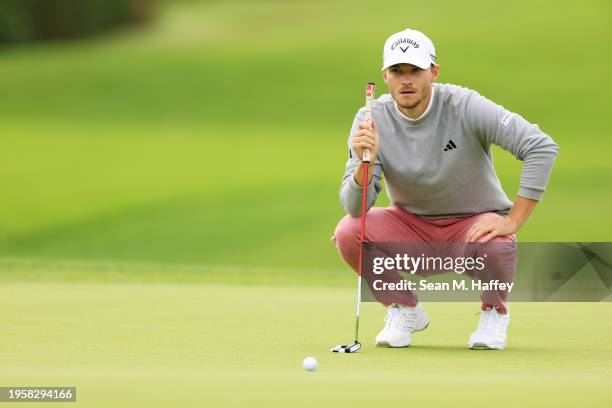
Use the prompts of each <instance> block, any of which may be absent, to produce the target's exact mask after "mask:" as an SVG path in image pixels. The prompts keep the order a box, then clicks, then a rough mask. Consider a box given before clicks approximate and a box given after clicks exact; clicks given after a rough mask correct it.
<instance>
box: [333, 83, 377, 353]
mask: <svg viewBox="0 0 612 408" xmlns="http://www.w3.org/2000/svg"><path fill="white" fill-rule="evenodd" d="M374 87H375V84H374V83H373V82H368V86H367V88H366V104H365V121H366V122H371V121H372V103H373V101H374ZM361 161H362V162H363V182H362V189H363V190H362V194H361V225H360V234H359V235H360V239H359V268H358V270H359V272H358V274H357V313H356V316H355V342H354V343H352V344H339V345H337V346H335V347H333V348H331V349H330V350H329V351H332V352H334V353H355V352H357V351H358V350H359V349H361V343H360V342H359V315H360V313H361V272H362V271H361V264H362V260H363V241H364V239H365V215H366V199H367V196H368V167H369V165H370V151H369V150H368V149H365V150H364V151H363V157H362V159H361Z"/></svg>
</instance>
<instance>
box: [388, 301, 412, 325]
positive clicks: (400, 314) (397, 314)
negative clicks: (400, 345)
mask: <svg viewBox="0 0 612 408" xmlns="http://www.w3.org/2000/svg"><path fill="white" fill-rule="evenodd" d="M415 322H416V313H413V312H412V311H411V310H409V309H408V308H407V307H401V306H399V305H392V306H390V307H389V310H388V311H387V316H385V329H391V328H395V329H400V330H410V329H412V328H413V327H414V325H415Z"/></svg>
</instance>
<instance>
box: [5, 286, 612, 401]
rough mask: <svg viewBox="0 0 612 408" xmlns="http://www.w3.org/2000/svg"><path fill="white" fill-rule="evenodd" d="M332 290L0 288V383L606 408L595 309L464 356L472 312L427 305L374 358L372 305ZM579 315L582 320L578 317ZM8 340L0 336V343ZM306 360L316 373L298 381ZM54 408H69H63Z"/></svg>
mask: <svg viewBox="0 0 612 408" xmlns="http://www.w3.org/2000/svg"><path fill="white" fill-rule="evenodd" d="M353 296H354V293H353V290H352V289H349V288H342V287H327V288H326V287H320V286H319V287H316V286H315V287H303V286H284V287H266V286H236V285H212V284H209V285H198V284H189V285H184V284H172V283H159V284H143V283H117V282H115V283H77V282H75V283H61V282H54V283H32V282H14V283H3V284H2V286H1V287H0V297H1V298H2V299H3V313H2V318H1V323H2V331H3V333H4V335H3V336H1V337H0V360H1V361H2V367H0V383H2V384H3V385H23V384H28V385H30V384H31V385H34V384H45V385H58V386H59V385H75V386H76V387H77V395H78V403H77V405H76V406H87V407H105V406H109V405H113V406H149V407H163V406H168V405H173V406H183V407H190V406H244V405H247V404H248V405H253V406H259V405H263V404H265V405H266V406H312V405H320V406H337V405H342V406H345V405H354V406H371V405H381V406H382V405H388V404H398V403H410V404H417V405H425V406H434V405H447V404H448V403H450V402H451V401H452V403H453V404H454V405H455V406H475V407H486V406H490V404H491V403H492V402H493V401H495V405H496V406H502V407H505V406H509V407H510V406H517V405H519V404H520V405H529V406H534V405H537V406H562V407H565V406H567V407H570V406H575V405H576V404H577V403H581V404H587V405H588V406H593V407H604V406H609V404H610V403H611V402H612V399H611V397H610V393H609V392H608V387H609V385H610V375H611V374H612V372H611V368H610V366H609V364H608V360H609V359H608V358H607V356H609V355H610V353H611V352H612V347H611V345H610V342H609V338H610V336H611V335H612V324H611V323H610V322H611V321H610V319H603V320H602V319H600V318H595V317H594V315H597V316H599V317H601V316H604V315H609V314H610V312H611V310H610V307H609V306H610V305H609V304H588V303H581V304H531V303H520V304H519V303H517V304H514V305H513V308H512V327H511V330H510V342H509V347H508V349H506V350H504V351H503V352H495V351H493V352H487V351H484V352H483V351H470V350H467V349H466V348H465V344H466V341H467V336H468V335H469V333H470V332H471V331H472V330H473V329H474V327H475V325H476V323H477V319H478V317H477V316H476V315H475V312H476V311H477V310H478V306H477V305H476V304H471V303H435V304H428V305H427V308H428V311H429V314H430V316H431V318H432V325H431V326H430V327H429V328H428V329H427V330H426V331H424V332H422V333H418V334H415V336H414V344H413V346H412V347H410V348H407V349H396V350H389V349H376V348H375V347H373V346H372V342H373V338H374V336H375V334H376V333H377V331H378V330H379V329H380V327H381V326H382V316H383V309H382V308H381V307H380V306H378V305H375V304H366V305H365V306H364V308H363V319H362V326H361V328H362V339H363V342H364V348H363V349H362V350H361V351H360V352H359V353H357V354H355V355H337V354H332V353H330V352H329V351H328V347H330V346H332V345H334V344H337V343H339V342H347V341H350V340H351V334H352V324H353V319H352V314H353V302H352V299H353ZM585 316H587V317H588V318H585ZM7 334H8V335H7ZM307 355H313V356H315V357H316V358H317V359H318V362H319V368H318V370H317V371H316V372H313V373H308V372H304V371H303V370H302V368H301V361H302V359H303V358H304V357H305V356H307ZM66 406H72V405H70V404H67V405H66Z"/></svg>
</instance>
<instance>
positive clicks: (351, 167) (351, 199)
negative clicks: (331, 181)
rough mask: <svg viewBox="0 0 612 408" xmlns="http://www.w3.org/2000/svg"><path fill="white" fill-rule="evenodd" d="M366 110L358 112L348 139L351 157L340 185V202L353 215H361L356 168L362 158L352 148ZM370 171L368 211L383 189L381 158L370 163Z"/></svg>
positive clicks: (360, 194)
mask: <svg viewBox="0 0 612 408" xmlns="http://www.w3.org/2000/svg"><path fill="white" fill-rule="evenodd" d="M364 115H365V114H364V110H363V109H361V110H359V112H357V115H356V116H355V120H354V121H353V126H352V127H351V132H350V135H349V139H348V148H349V158H348V160H347V161H346V170H345V172H344V177H342V184H341V186H340V202H341V203H342V207H343V208H344V211H346V212H347V213H348V214H349V215H350V216H351V217H359V216H360V215H361V197H362V187H361V186H360V185H359V184H357V182H356V181H355V177H354V174H355V170H356V169H357V167H358V166H359V163H360V162H361V159H360V158H358V157H357V155H356V154H355V152H354V151H353V150H352V149H351V141H352V137H353V136H352V135H353V134H354V133H355V132H357V130H358V128H359V127H358V124H359V122H361V121H363V119H364ZM369 171H370V172H371V171H374V177H373V178H372V181H371V182H370V184H368V193H367V194H368V195H367V197H366V212H367V211H368V210H369V209H370V208H372V206H373V205H374V203H375V202H376V197H378V193H379V192H380V190H381V185H380V179H381V176H382V165H381V163H380V160H379V158H378V157H377V158H376V162H375V163H370V166H369Z"/></svg>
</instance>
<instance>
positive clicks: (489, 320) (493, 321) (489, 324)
mask: <svg viewBox="0 0 612 408" xmlns="http://www.w3.org/2000/svg"><path fill="white" fill-rule="evenodd" d="M500 320H501V316H500V314H499V312H498V311H497V309H494V308H492V307H489V308H487V309H486V310H482V311H481V312H480V321H479V322H478V328H477V329H476V330H477V331H479V332H484V333H491V332H493V333H497V332H498V331H499V329H500V328H501V326H502V325H501V324H499V323H500Z"/></svg>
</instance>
